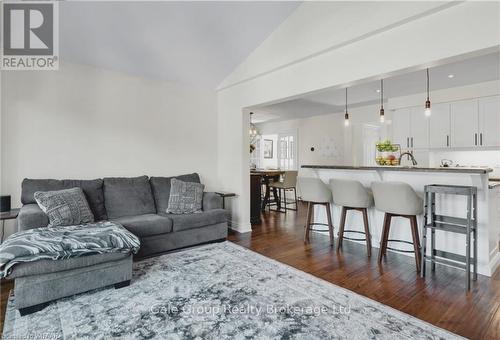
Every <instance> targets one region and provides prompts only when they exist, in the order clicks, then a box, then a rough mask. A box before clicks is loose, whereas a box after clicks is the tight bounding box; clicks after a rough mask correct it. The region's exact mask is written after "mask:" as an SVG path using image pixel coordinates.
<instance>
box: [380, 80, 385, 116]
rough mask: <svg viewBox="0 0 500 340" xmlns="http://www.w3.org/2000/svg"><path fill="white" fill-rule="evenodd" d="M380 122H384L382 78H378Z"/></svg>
mask: <svg viewBox="0 0 500 340" xmlns="http://www.w3.org/2000/svg"><path fill="white" fill-rule="evenodd" d="M380 122H381V123H383V122H385V111H384V79H380Z"/></svg>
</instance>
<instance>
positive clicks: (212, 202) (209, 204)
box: [203, 192, 222, 211]
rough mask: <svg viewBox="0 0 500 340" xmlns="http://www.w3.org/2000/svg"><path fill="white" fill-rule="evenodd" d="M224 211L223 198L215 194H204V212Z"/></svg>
mask: <svg viewBox="0 0 500 340" xmlns="http://www.w3.org/2000/svg"><path fill="white" fill-rule="evenodd" d="M213 209H222V197H220V196H219V195H217V194H216V193H215V192H204V193H203V211H207V210H213Z"/></svg>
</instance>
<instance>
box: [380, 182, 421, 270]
mask: <svg viewBox="0 0 500 340" xmlns="http://www.w3.org/2000/svg"><path fill="white" fill-rule="evenodd" d="M372 190H373V197H374V199H375V207H376V208H377V210H380V211H383V212H385V216H384V226H383V228H382V235H381V238H380V250H379V254H378V262H379V263H382V257H383V256H387V249H390V250H393V251H396V252H403V253H414V254H415V264H416V266H417V271H418V272H420V266H421V264H420V256H419V253H420V239H419V236H418V223H417V215H420V214H422V213H423V200H422V199H421V198H420V197H419V196H418V195H417V193H416V192H415V190H413V188H412V187H411V186H410V185H409V184H407V183H403V182H373V183H372ZM393 217H404V218H407V219H409V220H410V226H411V235H412V239H413V242H408V241H404V240H396V239H389V232H390V228H391V219H392V218H393ZM388 242H402V243H407V244H412V245H413V251H409V250H401V249H394V248H390V247H388V246H387V243H388Z"/></svg>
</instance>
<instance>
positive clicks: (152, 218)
mask: <svg viewBox="0 0 500 340" xmlns="http://www.w3.org/2000/svg"><path fill="white" fill-rule="evenodd" d="M113 222H116V223H120V224H121V225H122V226H124V227H125V228H126V229H127V230H128V231H130V232H131V233H132V234H134V235H135V236H138V237H145V236H153V235H160V234H166V233H170V232H172V220H171V219H169V218H167V217H165V216H160V215H155V214H146V215H137V216H124V217H119V218H115V219H114V220H113Z"/></svg>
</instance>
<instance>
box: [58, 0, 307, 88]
mask: <svg viewBox="0 0 500 340" xmlns="http://www.w3.org/2000/svg"><path fill="white" fill-rule="evenodd" d="M299 4H300V2H270V1H266V2H260V1H259V2H253V1H241V2H240V1H236V2H203V1H199V2H158V1H151V2H150V1H134V2H128V1H123V2H112V1H110V2H107V1H103V2H96V1H89V2H74V1H65V2H60V9H59V11H60V15H59V17H60V29H59V31H60V43H59V45H60V56H61V61H63V62H65V61H66V62H74V63H81V64H86V65H92V66H97V67H102V68H107V69H112V70H116V71H121V72H126V73H130V74H134V75H139V76H144V77H149V78H155V79H161V80H165V81H172V82H181V83H188V84H196V85H199V86H209V87H214V88H215V86H216V85H218V84H219V83H220V82H221V81H222V80H223V79H224V78H225V77H226V76H227V75H228V74H229V73H231V71H232V70H233V69H234V68H235V67H236V66H237V65H238V64H240V63H241V62H242V61H243V60H245V58H246V57H247V56H248V55H249V54H250V53H251V52H252V51H253V50H254V49H255V48H256V47H257V46H259V44H260V43H261V42H262V41H264V40H265V38H266V37H267V36H269V34H271V32H273V31H274V30H275V29H276V28H277V27H278V26H279V25H280V24H281V23H282V22H283V21H284V20H285V19H286V18H287V17H288V16H289V15H290V14H291V13H292V12H293V11H294V10H295V8H296V7H297V6H298V5H299Z"/></svg>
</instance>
